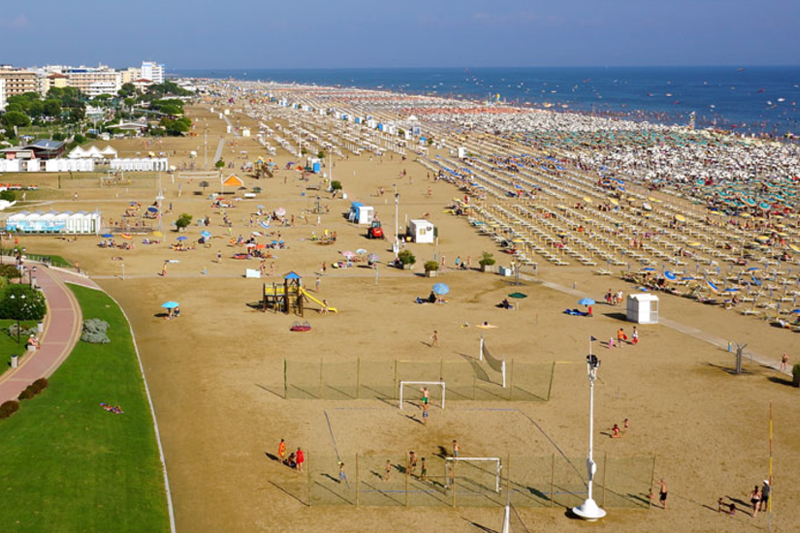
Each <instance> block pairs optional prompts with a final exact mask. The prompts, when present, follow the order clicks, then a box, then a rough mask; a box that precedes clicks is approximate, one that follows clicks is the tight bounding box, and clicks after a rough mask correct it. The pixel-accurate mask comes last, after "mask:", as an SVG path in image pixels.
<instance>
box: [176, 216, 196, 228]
mask: <svg viewBox="0 0 800 533" xmlns="http://www.w3.org/2000/svg"><path fill="white" fill-rule="evenodd" d="M191 223H192V215H189V214H187V213H183V214H181V216H179V217H178V220H176V221H175V225H176V226H177V227H178V231H181V230H182V229H184V228H187V227H189V224H191Z"/></svg>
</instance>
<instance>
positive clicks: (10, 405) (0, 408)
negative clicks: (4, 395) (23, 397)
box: [0, 400, 19, 420]
mask: <svg viewBox="0 0 800 533" xmlns="http://www.w3.org/2000/svg"><path fill="white" fill-rule="evenodd" d="M17 411H19V402H18V401H16V400H8V401H7V402H5V403H3V404H2V405H0V420H2V419H4V418H8V417H9V416H11V415H13V414H14V413H16V412H17Z"/></svg>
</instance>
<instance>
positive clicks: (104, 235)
mask: <svg viewBox="0 0 800 533" xmlns="http://www.w3.org/2000/svg"><path fill="white" fill-rule="evenodd" d="M100 236H101V237H102V238H104V239H112V238H114V236H113V235H112V234H110V233H103V234H102V235H100Z"/></svg>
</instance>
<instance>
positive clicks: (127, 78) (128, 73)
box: [120, 67, 142, 85]
mask: <svg viewBox="0 0 800 533" xmlns="http://www.w3.org/2000/svg"><path fill="white" fill-rule="evenodd" d="M120 73H121V74H122V83H123V85H124V84H126V83H133V82H134V81H136V80H138V79H139V78H141V77H142V69H140V68H136V67H128V68H126V69H125V70H121V71H120Z"/></svg>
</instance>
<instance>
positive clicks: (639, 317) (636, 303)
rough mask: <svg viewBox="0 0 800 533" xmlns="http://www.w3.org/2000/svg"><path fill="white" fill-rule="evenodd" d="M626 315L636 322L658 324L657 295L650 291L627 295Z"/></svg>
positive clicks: (630, 320)
mask: <svg viewBox="0 0 800 533" xmlns="http://www.w3.org/2000/svg"><path fill="white" fill-rule="evenodd" d="M627 317H628V321H629V322H636V323H637V324H658V296H656V295H655V294H650V293H640V294H631V295H628V309H627Z"/></svg>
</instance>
